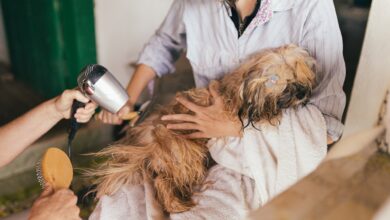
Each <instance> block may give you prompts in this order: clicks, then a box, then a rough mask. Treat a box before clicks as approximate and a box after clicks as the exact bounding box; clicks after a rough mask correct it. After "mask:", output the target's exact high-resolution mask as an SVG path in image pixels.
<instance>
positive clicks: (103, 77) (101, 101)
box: [77, 64, 129, 114]
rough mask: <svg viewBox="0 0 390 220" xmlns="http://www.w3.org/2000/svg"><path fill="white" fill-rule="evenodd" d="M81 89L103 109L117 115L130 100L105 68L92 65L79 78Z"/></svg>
mask: <svg viewBox="0 0 390 220" xmlns="http://www.w3.org/2000/svg"><path fill="white" fill-rule="evenodd" d="M77 83H78V85H79V89H80V90H81V92H82V93H84V95H86V96H88V97H89V98H90V99H91V100H93V101H94V102H96V103H97V104H98V105H99V106H100V107H102V108H103V109H105V110H107V111H109V112H111V113H114V114H115V113H117V112H118V111H119V110H120V109H121V108H122V107H123V106H124V105H125V104H126V103H127V101H128V100H129V96H128V95H127V92H126V90H125V89H124V88H123V87H122V85H121V84H120V83H119V82H118V80H116V78H115V77H114V76H113V75H112V74H111V73H110V71H108V70H107V69H106V68H105V67H103V66H101V65H97V64H91V65H87V66H86V67H84V68H83V69H82V70H81V72H80V74H79V76H78V78H77Z"/></svg>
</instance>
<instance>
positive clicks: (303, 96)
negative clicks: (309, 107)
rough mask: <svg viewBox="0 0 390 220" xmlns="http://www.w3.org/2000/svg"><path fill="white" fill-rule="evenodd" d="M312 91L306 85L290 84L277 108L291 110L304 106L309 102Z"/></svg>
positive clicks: (279, 100)
mask: <svg viewBox="0 0 390 220" xmlns="http://www.w3.org/2000/svg"><path fill="white" fill-rule="evenodd" d="M311 91H312V88H311V86H310V85H308V84H306V83H305V84H301V83H298V82H294V83H289V84H287V87H286V89H284V91H283V93H282V94H281V95H280V97H279V98H278V102H277V106H278V108H289V107H294V106H297V105H299V104H302V103H303V104H304V103H306V102H307V101H308V99H309V97H310V95H311Z"/></svg>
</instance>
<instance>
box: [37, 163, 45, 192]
mask: <svg viewBox="0 0 390 220" xmlns="http://www.w3.org/2000/svg"><path fill="white" fill-rule="evenodd" d="M35 174H36V176H37V180H38V182H39V185H40V186H41V188H42V189H44V188H45V182H46V181H45V179H44V178H43V175H42V161H41V160H39V161H38V162H37V164H35Z"/></svg>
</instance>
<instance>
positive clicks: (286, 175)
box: [90, 104, 327, 220]
mask: <svg viewBox="0 0 390 220" xmlns="http://www.w3.org/2000/svg"><path fill="white" fill-rule="evenodd" d="M326 136H327V133H326V125H325V120H324V118H323V116H322V114H321V112H320V111H319V110H318V109H317V108H316V107H315V106H314V105H310V104H308V105H306V106H303V107H299V108H297V109H287V110H284V111H283V116H282V119H281V121H280V124H279V125H278V126H271V125H266V124H261V125H260V124H258V125H257V127H256V128H254V127H251V126H249V127H247V128H246V129H245V130H244V133H243V137H242V138H219V139H212V140H210V141H209V147H210V153H211V155H212V157H213V159H214V160H215V161H216V162H217V165H215V166H214V167H212V168H211V169H210V170H209V172H208V175H207V177H206V180H205V183H206V184H205V185H204V186H202V187H200V189H199V191H198V192H197V193H196V194H194V196H193V197H194V200H195V201H196V202H197V205H196V206H195V207H194V208H192V209H191V210H190V211H187V212H182V213H176V214H171V215H170V216H166V215H164V213H163V211H162V209H161V207H160V206H159V204H158V203H157V202H156V200H155V198H154V192H153V188H152V186H151V184H150V182H149V181H147V180H146V181H145V182H144V183H143V185H127V186H124V187H122V188H121V189H120V190H119V191H118V192H116V193H115V194H114V195H112V196H103V197H102V198H100V201H99V203H98V205H97V207H96V209H95V210H94V212H93V213H92V215H91V216H90V219H91V220H95V219H100V220H106V219H107V220H108V219H109V220H114V219H174V220H176V219H242V218H244V217H245V216H246V215H247V213H248V212H249V211H251V210H253V209H256V208H258V207H260V206H262V205H264V204H265V203H266V202H267V201H269V200H270V199H271V198H272V197H274V196H275V195H277V194H278V193H280V192H282V191H283V190H285V189H286V188H288V187H289V186H291V185H292V184H294V183H295V182H297V181H298V180H299V179H300V178H302V177H304V176H305V175H307V174H308V173H310V172H311V171H313V170H314V169H315V168H316V167H317V166H318V165H319V163H320V162H321V160H322V159H323V158H324V157H325V155H326V151H327V144H326Z"/></svg>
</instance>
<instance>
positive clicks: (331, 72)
mask: <svg viewBox="0 0 390 220" xmlns="http://www.w3.org/2000/svg"><path fill="white" fill-rule="evenodd" d="M229 14H230V8H229V7H228V6H227V5H226V4H225V3H224V1H222V0H175V1H174V3H173V4H172V6H171V9H170V11H169V12H168V15H167V17H166V18H165V20H164V22H163V23H162V25H161V26H160V28H159V29H158V30H157V32H156V34H155V35H154V36H153V37H152V38H151V39H150V41H149V42H148V43H147V44H146V45H145V47H144V49H143V51H142V53H141V55H140V58H139V61H138V63H142V64H146V65H148V66H150V67H151V68H153V69H154V70H155V72H156V74H157V75H158V76H162V75H164V74H167V73H172V72H174V63H175V61H176V60H177V58H178V57H179V54H180V53H181V52H182V51H184V50H185V51H186V56H187V58H188V59H189V61H190V63H191V66H192V69H193V72H194V79H195V84H196V86H197V87H205V86H207V85H208V83H209V82H210V81H211V80H213V79H218V78H220V77H221V76H223V75H224V74H227V73H229V72H231V71H232V70H233V69H235V68H236V67H237V66H238V65H240V63H241V62H242V61H243V60H245V59H246V58H247V57H248V56H250V55H251V54H253V53H256V52H258V51H260V50H262V49H264V48H269V47H278V46H282V45H285V44H289V43H294V44H296V45H298V46H300V47H303V48H305V49H307V50H308V51H309V53H310V54H311V55H312V56H314V57H315V58H316V60H317V73H316V81H317V85H316V87H315V89H314V91H313V94H312V98H311V103H312V104H314V105H315V106H317V107H318V108H319V109H320V111H321V112H322V114H323V115H324V118H325V121H326V124H327V130H328V135H329V136H330V137H332V139H333V140H337V139H339V138H340V136H341V134H342V131H343V124H342V123H341V121H340V120H341V116H342V113H343V110H344V107H345V94H344V92H343V90H342V86H343V83H344V78H345V63H344V58H343V54H342V50H343V45H342V38H341V33H340V29H339V26H338V22H337V17H336V12H335V8H334V4H333V1H332V0H262V2H261V6H260V9H259V11H258V13H257V15H256V17H255V18H254V19H253V20H252V22H251V23H250V24H249V26H248V27H247V29H245V31H244V33H243V35H242V36H241V37H240V38H237V36H238V35H237V30H236V28H235V26H234V24H233V22H232V20H231V19H230V17H229Z"/></svg>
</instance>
